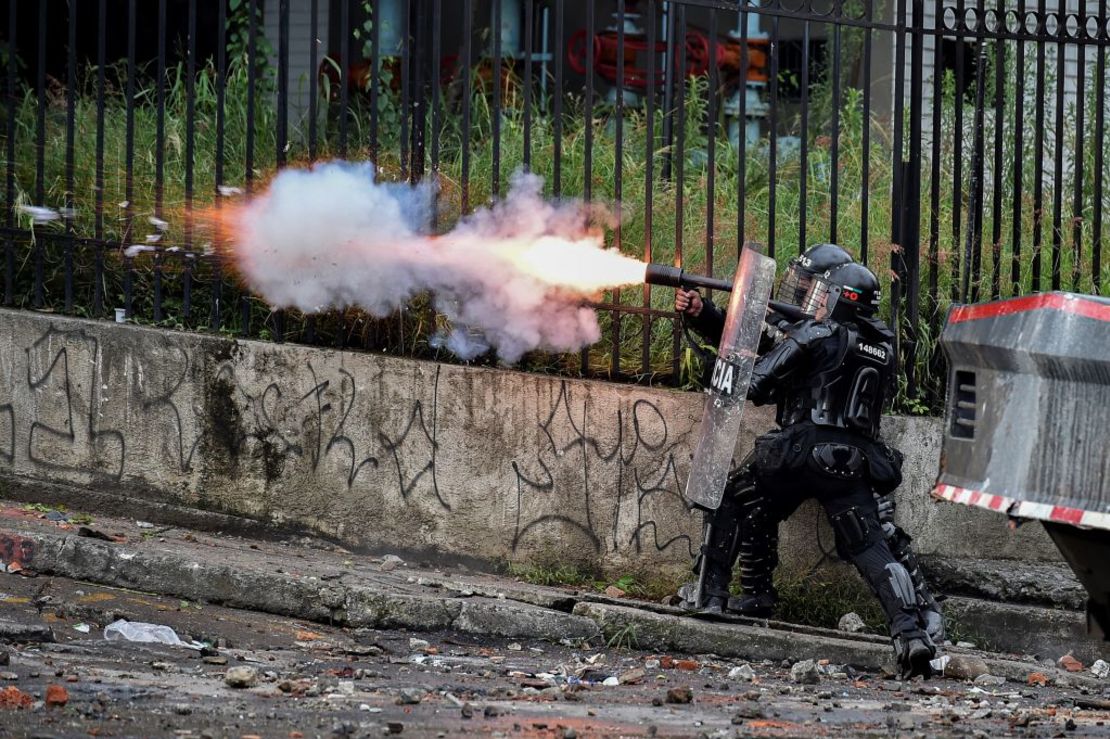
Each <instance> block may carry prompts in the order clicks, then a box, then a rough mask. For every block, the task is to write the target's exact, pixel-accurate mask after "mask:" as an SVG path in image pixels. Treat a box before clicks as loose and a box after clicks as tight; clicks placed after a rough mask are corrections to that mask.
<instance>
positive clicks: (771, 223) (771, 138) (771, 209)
mask: <svg viewBox="0 0 1110 739" xmlns="http://www.w3.org/2000/svg"><path fill="white" fill-rule="evenodd" d="M767 53H768V54H769V55H770V57H771V75H770V77H771V79H770V82H769V86H770V90H771V92H770V98H771V109H770V113H769V115H768V117H767V128H768V137H767V138H768V145H769V146H768V149H769V153H768V159H767V255H768V256H770V257H771V258H774V256H775V242H776V241H777V239H776V235H777V234H776V233H775V231H776V216H777V206H778V157H779V133H778V129H779V16H777V15H774V16H771V42H770V45H769V46H768V48H767ZM837 63H838V64H839V61H838V62H837ZM838 68H839V67H838Z"/></svg>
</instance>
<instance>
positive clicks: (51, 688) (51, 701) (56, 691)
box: [46, 684, 69, 708]
mask: <svg viewBox="0 0 1110 739" xmlns="http://www.w3.org/2000/svg"><path fill="white" fill-rule="evenodd" d="M66 703H69V691H68V690H66V689H65V688H63V687H62V686H61V685H53V684H51V685H47V686H46V705H47V706H56V707H58V708H61V707H62V706H64V705H65V704H66Z"/></svg>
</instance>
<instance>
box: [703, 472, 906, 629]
mask: <svg viewBox="0 0 1110 739" xmlns="http://www.w3.org/2000/svg"><path fill="white" fill-rule="evenodd" d="M803 453H804V455H805V460H804V461H801V464H800V465H798V466H797V467H793V468H789V469H784V470H780V471H776V472H773V473H771V474H764V473H761V472H760V471H759V470H758V469H757V468H755V467H754V466H751V465H749V466H748V467H746V468H745V469H744V470H743V471H742V472H740V474H737V475H734V476H733V478H732V479H731V480H730V483H729V486H728V487H727V488H726V490H725V498H724V500H723V501H722V504H721V507H720V508H718V509H717V510H716V511H713V512H712V513H710V514H708V515H709V522H710V523H711V524H712V525H713V534H712V536H711V540H710V542H709V544H710V546H709V549H708V551H707V552H706V554H707V556H708V557H709V559H710V573H715V574H716V578H714V577H712V576H711V577H709V578H708V580H709V581H710V583H713V585H711V588H712V587H714V585H715V586H716V587H717V589H718V590H719V588H720V585H721V583H722V581H723V584H724V586H726V587H727V582H728V579H730V577H731V570H732V566H733V564H734V563H735V562H736V560H737V558H739V559H740V560H741V584H742V586H743V590H744V592H745V594H749V595H758V594H759V593H760V592H765V591H768V590H769V589H770V584H771V583H770V577H771V573H772V571H773V569H774V566H775V564H776V563H777V552H776V548H777V543H778V525H779V523H780V522H782V521H784V520H785V519H787V518H788V517H789V516H790V514H792V513H793V512H794V511H795V510H797V508H798V506H799V505H801V504H802V502H803V501H805V500H807V499H809V498H814V499H816V500H817V501H818V502H819V503H820V504H821V505H822V507H823V508H824V509H825V514H826V515H827V516H828V517H829V520H830V523H832V525H833V529H834V531H835V532H836V538H837V550H838V552H839V553H840V555H841V556H842V557H843V558H845V559H847V560H848V561H850V562H852V564H854V565H855V567H856V569H857V570H859V573H860V574H861V575H862V576H863V578H864V580H865V581H866V582H867V583H868V585H869V586H870V587H871V589H872V590H873V591H874V593H875V595H876V596H877V597H878V599H879V601H880V603H881V604H882V608H883V611H884V612H885V613H886V615H887V619H888V620H889V622H890V625H891V633H892V634H894V635H897V634H901V633H905V632H909V631H913V630H916V629H917V628H919V624H918V616H917V606H916V603H915V602H914V596H913V593H912V584H911V586H910V587H911V590H910V591H909V592H908V593H907V591H906V588H905V583H904V582H901V581H900V580H899V578H898V577H897V572H896V570H894V569H892V568H891V567H889V566H890V565H897V566H898V567H900V565H898V560H897V559H896V558H895V557H894V555H893V554H892V553H891V551H890V547H889V546H888V544H887V542H886V540H885V538H884V537H883V531H882V527H881V525H880V523H879V518H878V510H877V506H876V503H875V497H874V495H873V494H872V492H871V485H870V483H869V482H868V480H867V479H866V478H857V479H842V478H838V477H833V476H830V475H828V474H826V473H825V472H823V471H821V470H820V469H819V467H818V466H817V464H816V462H815V461H813V460H812V458H810V456H809V453H808V450H805V451H804V452H803Z"/></svg>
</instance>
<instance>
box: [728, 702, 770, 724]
mask: <svg viewBox="0 0 1110 739" xmlns="http://www.w3.org/2000/svg"><path fill="white" fill-rule="evenodd" d="M749 718H763V709H762V708H760V707H759V706H757V705H756V704H754V703H746V704H741V705H740V706H739V707H738V708H737V709H736V713H735V715H733V717H732V723H734V724H739V723H742V722H743V721H744V719H749Z"/></svg>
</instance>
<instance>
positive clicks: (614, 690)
mask: <svg viewBox="0 0 1110 739" xmlns="http://www.w3.org/2000/svg"><path fill="white" fill-rule="evenodd" d="M306 551H309V550H303V551H300V552H298V554H305V553H306ZM309 554H310V552H309ZM0 601H2V602H3V609H2V611H0V614H2V616H0V618H2V619H3V632H4V633H6V634H8V635H12V634H16V633H17V632H18V628H17V625H18V624H25V625H31V626H46V627H49V628H50V629H51V630H52V632H53V634H54V636H55V638H56V640H57V641H56V643H49V642H46V643H43V642H39V641H37V640H34V639H33V638H31V640H30V641H28V640H27V639H28V637H26V636H24V637H19V636H15V637H14V639H13V640H10V641H9V643H8V644H7V645H5V646H4V647H3V649H4V655H5V656H2V657H0V660H7V661H8V662H9V664H6V665H3V666H2V667H0V671H2V672H3V680H2V681H0V689H2V690H4V692H3V693H2V694H0V695H2V699H0V704H2V706H3V707H2V708H0V736H13V737H31V736H40V737H45V736H57V737H61V736H89V735H92V736H116V737H123V736H171V735H176V736H195V737H205V736H211V737H243V736H265V737H277V736H281V737H297V736H305V737H309V736H325V737H329V736H381V735H384V734H387V733H402V734H403V735H405V736H442V735H451V734H459V733H468V734H479V735H483V736H517V735H520V736H575V735H577V736H583V737H585V736H629V735H639V736H651V735H656V736H697V735H707V736H732V735H745V736H813V735H833V736H890V735H902V736H915V735H917V736H937V735H952V736H959V735H966V736H971V735H977V736H1003V735H1013V736H1044V737H1052V736H1068V735H1075V736H1079V735H1110V726H1108V725H1107V724H1108V722H1110V702H1108V700H1107V699H1108V698H1110V690H1108V689H1107V688H1101V689H1100V688H1099V687H1097V683H1092V682H1091V680H1090V679H1089V678H1091V676H1090V675H1089V674H1088V675H1087V676H1086V677H1085V678H1078V677H1077V678H1075V682H1074V683H1072V684H1070V685H1068V684H1067V683H1068V680H1069V679H1068V677H1066V676H1063V674H1062V673H1057V672H1056V671H1053V670H1046V673H1047V674H1046V677H1048V680H1047V682H1048V684H1047V685H1045V686H1030V685H1028V684H1023V683H1021V682H1017V681H1009V682H1002V681H1001V680H996V681H991V682H988V683H980V684H975V683H971V682H964V681H958V680H954V679H943V678H942V679H933V680H929V681H921V680H915V681H912V682H908V683H903V682H898V681H893V680H890V679H887V678H884V677H883V676H882V675H881V674H880V673H879V672H878V671H871V672H856V671H855V670H853V669H851V668H849V667H843V666H839V665H836V664H820V663H819V662H820V661H818V664H815V665H813V669H812V670H811V671H810V672H809V673H808V675H807V676H803V675H800V674H799V675H797V676H796V677H798V678H802V679H810V680H816V682H815V683H813V684H806V683H804V682H798V681H797V680H796V677H792V675H791V669H790V668H791V666H792V664H791V661H790V660H787V661H785V662H782V661H775V662H770V661H760V660H754V661H742V660H738V659H730V660H724V659H719V658H716V657H713V656H711V655H705V654H685V653H677V652H671V653H667V654H659V653H652V652H647V651H642V650H639V649H636V648H634V646H635V645H634V642H635V640H636V634H635V632H633V631H629V632H628V633H627V634H625V635H624V636H623V637H621V636H620V635H618V636H617V638H609V639H606V638H601V637H596V638H593V639H591V640H589V643H588V644H586V643H581V642H568V643H566V644H558V643H555V642H552V641H548V640H539V639H519V638H518V639H509V638H491V637H486V636H482V635H480V634H475V633H465V632H462V631H458V630H450V631H435V632H414V631H411V630H399V629H372V628H336V627H329V626H327V625H323V624H320V623H313V622H308V621H302V620H296V619H291V618H285V617H280V616H274V615H268V614H262V613H257V612H251V611H247V610H236V609H230V608H223V607H219V606H213V605H206V604H201V603H196V602H189V601H183V600H181V599H180V598H176V597H159V596H153V595H147V594H144V593H140V592H135V591H129V590H124V589H116V588H110V587H104V586H98V585H91V584H88V583H84V582H78V581H74V580H71V579H67V578H62V577H51V576H48V575H45V574H40V575H39V576H37V577H21V576H18V575H14V574H12V575H3V576H0ZM118 618H125V619H128V620H131V621H141V622H152V623H159V624H165V625H168V626H170V627H172V628H173V629H174V630H175V631H176V633H177V634H178V635H179V636H180V637H181V638H182V639H184V640H186V641H188V640H194V639H195V640H198V641H202V642H205V643H208V644H211V645H213V646H212V647H211V648H207V649H205V650H204V651H203V653H202V652H200V651H198V650H194V649H189V648H186V647H170V646H161V645H144V644H135V643H129V642H125V641H107V640H105V639H104V638H103V627H104V625H106V624H107V623H110V622H112V621H114V620H116V619H118ZM86 629H87V633H86ZM744 665H748V666H749V667H750V671H749V669H746V668H745V667H744ZM736 668H740V669H736ZM795 672H800V670H795ZM1049 675H1051V677H1049ZM236 679H238V680H239V681H240V682H239V683H237V684H241V685H245V687H231V686H230V685H229V681H230V682H235V680H236ZM1056 681H1060V682H1062V683H1064V685H1058V684H1053V683H1054V682H1056ZM614 683H616V684H614ZM999 683H1001V684H999ZM1107 685H1110V683H1107ZM1092 686H1094V687H1092ZM46 702H49V703H50V704H52V705H46V704H45V703H46ZM24 703H25V704H26V705H25V706H22V707H20V705H21V704H24Z"/></svg>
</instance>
